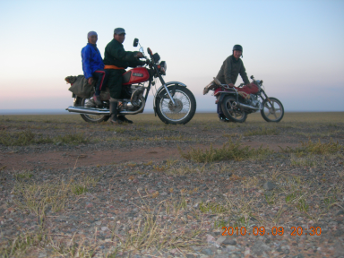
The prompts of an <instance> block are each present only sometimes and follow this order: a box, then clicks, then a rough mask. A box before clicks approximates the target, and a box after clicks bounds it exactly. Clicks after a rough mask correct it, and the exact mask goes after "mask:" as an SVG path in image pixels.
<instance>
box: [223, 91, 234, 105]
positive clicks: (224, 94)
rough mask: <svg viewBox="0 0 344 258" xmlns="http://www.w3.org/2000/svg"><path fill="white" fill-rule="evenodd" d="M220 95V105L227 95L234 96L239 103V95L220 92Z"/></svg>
mask: <svg viewBox="0 0 344 258" xmlns="http://www.w3.org/2000/svg"><path fill="white" fill-rule="evenodd" d="M219 94H220V97H219V103H221V102H222V100H223V99H224V97H226V96H227V95H232V96H235V97H236V99H237V101H238V95H237V94H233V93H228V92H224V91H223V92H219Z"/></svg>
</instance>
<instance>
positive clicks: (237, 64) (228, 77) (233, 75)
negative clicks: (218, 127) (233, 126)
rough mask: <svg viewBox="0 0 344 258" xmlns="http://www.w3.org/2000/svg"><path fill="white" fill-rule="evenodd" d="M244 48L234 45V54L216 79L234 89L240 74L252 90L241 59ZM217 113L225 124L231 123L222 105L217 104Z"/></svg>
mask: <svg viewBox="0 0 344 258" xmlns="http://www.w3.org/2000/svg"><path fill="white" fill-rule="evenodd" d="M242 52H243V49H242V46H241V45H234V47H233V54H232V55H231V56H229V57H227V59H226V60H225V61H224V62H223V64H222V66H221V68H220V71H219V73H218V74H217V76H216V78H217V79H218V80H219V81H220V82H221V83H222V84H228V86H230V87H234V84H235V82H236V80H237V78H238V75H239V74H240V76H241V78H242V80H243V81H244V83H245V84H246V85H245V87H246V86H247V87H248V88H251V84H250V81H249V80H248V78H247V74H246V69H245V66H244V63H243V61H242V60H241V59H240V57H241V56H242ZM217 113H218V115H219V118H220V120H221V121H223V122H229V120H228V119H227V118H226V116H225V115H224V114H223V113H222V109H221V106H220V103H218V104H217Z"/></svg>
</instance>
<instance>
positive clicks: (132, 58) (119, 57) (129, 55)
mask: <svg viewBox="0 0 344 258" xmlns="http://www.w3.org/2000/svg"><path fill="white" fill-rule="evenodd" d="M113 37H114V38H113V40H112V41H110V43H109V44H107V46H106V48H105V54H104V65H105V67H104V68H105V69H106V71H107V76H108V85H109V88H110V97H111V98H110V113H111V120H110V122H112V123H116V124H120V123H122V122H127V123H132V121H130V120H128V119H127V118H125V116H123V115H120V116H118V117H117V106H118V101H119V100H120V99H121V98H122V81H123V78H122V75H123V74H124V73H125V69H126V68H127V67H136V66H138V65H143V64H144V63H145V62H144V61H140V60H139V59H138V58H140V57H143V55H142V53H141V52H136V51H135V52H130V51H125V50H124V47H123V42H124V40H125V30H124V29H122V28H116V29H115V31H114V36H113Z"/></svg>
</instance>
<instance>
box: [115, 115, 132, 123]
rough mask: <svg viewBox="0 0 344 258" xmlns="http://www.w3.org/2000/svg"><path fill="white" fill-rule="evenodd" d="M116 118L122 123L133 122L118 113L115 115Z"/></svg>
mask: <svg viewBox="0 0 344 258" xmlns="http://www.w3.org/2000/svg"><path fill="white" fill-rule="evenodd" d="M117 119H118V120H121V121H122V122H124V123H128V124H132V123H133V121H131V120H129V119H127V118H126V117H125V116H123V115H119V116H118V117H117Z"/></svg>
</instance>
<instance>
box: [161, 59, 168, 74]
mask: <svg viewBox="0 0 344 258" xmlns="http://www.w3.org/2000/svg"><path fill="white" fill-rule="evenodd" d="M166 70H167V63H166V62H165V61H161V63H160V72H161V74H163V75H166Z"/></svg>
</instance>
